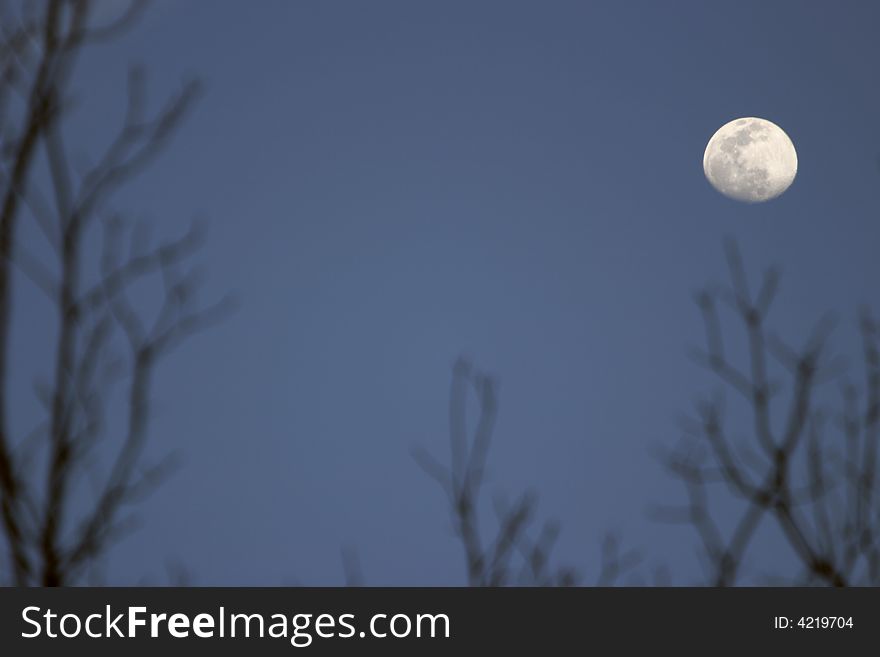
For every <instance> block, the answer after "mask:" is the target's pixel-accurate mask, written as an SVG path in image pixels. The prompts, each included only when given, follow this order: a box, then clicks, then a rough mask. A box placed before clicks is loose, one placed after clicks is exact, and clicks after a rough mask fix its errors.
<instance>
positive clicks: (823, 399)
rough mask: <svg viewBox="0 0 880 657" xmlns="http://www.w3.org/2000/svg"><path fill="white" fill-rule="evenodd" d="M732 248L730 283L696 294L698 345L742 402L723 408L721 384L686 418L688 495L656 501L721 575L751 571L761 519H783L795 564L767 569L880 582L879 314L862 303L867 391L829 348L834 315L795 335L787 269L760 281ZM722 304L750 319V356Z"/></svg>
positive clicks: (668, 459)
mask: <svg viewBox="0 0 880 657" xmlns="http://www.w3.org/2000/svg"><path fill="white" fill-rule="evenodd" d="M726 254H727V262H728V265H729V269H730V281H731V283H730V285H729V286H724V287H722V288H719V289H711V290H706V291H702V292H700V293H699V294H698V295H697V304H698V306H699V308H700V311H701V313H702V317H703V323H704V325H705V329H706V347H705V348H704V349H700V350H697V351H696V352H695V354H694V355H695V358H696V359H697V361H698V362H699V363H700V364H701V365H702V366H704V367H705V368H707V369H708V370H709V371H710V372H712V373H713V374H714V375H715V376H716V377H717V379H718V380H719V381H720V383H721V384H722V386H723V389H727V390H730V391H732V392H733V393H735V395H736V396H737V397H738V398H739V399H740V400H741V402H742V404H741V405H740V406H739V409H740V410H739V411H734V412H733V413H729V414H726V413H725V410H726V407H725V403H724V396H723V394H715V395H713V396H711V397H709V398H707V399H704V400H702V401H700V402H699V403H698V404H697V407H696V412H695V414H693V415H692V416H689V417H687V418H685V420H684V421H683V423H682V426H683V430H684V437H683V439H682V441H681V443H680V444H679V445H678V446H677V447H676V448H675V449H673V450H671V451H669V452H668V453H666V454H665V455H664V460H665V463H666V465H667V466H668V468H669V471H670V472H671V473H672V474H673V475H674V476H675V477H676V478H678V479H679V480H680V481H681V482H682V483H683V484H684V487H685V490H686V492H687V503H686V504H685V506H683V507H672V508H663V509H658V510H657V515H658V517H659V518H661V519H663V520H666V521H672V522H683V523H686V524H689V525H691V526H692V527H693V528H694V529H695V530H696V533H697V535H698V536H699V538H700V541H701V544H702V552H703V554H704V556H705V563H706V565H707V577H708V581H709V583H711V584H713V585H717V586H728V585H733V584H736V583H739V582H741V581H742V580H743V573H742V571H743V563H744V561H745V560H746V558H747V556H748V555H749V551H750V548H752V547H753V546H754V545H755V544H756V543H757V539H758V537H759V535H760V534H761V529H760V528H761V526H762V523H764V524H768V525H769V526H771V527H775V528H776V529H777V530H778V531H779V533H780V534H781V536H782V537H783V540H784V541H785V543H786V544H787V545H788V547H789V548H790V550H791V553H792V554H793V556H794V560H793V561H794V563H796V564H797V567H796V568H795V569H794V571H793V572H791V573H783V574H782V575H781V576H780V575H779V574H775V575H773V576H772V577H771V578H770V580H769V581H772V582H773V583H777V584H779V583H789V584H809V585H813V584H827V585H833V586H847V585H858V584H869V585H877V584H880V505H878V491H877V485H876V482H877V448H878V417H880V330H878V325H877V324H876V322H875V321H874V320H873V319H872V318H871V315H870V313H869V312H868V311H863V313H862V318H861V337H862V354H863V359H862V360H863V368H864V376H865V384H864V387H863V389H862V391H861V394H860V393H859V388H858V387H857V386H855V385H854V384H852V383H850V382H849V381H848V380H847V378H846V368H845V367H843V365H842V361H841V359H840V358H835V357H833V356H832V354H831V350H830V347H829V339H830V334H831V329H832V326H833V322H832V320H831V319H830V318H829V317H824V318H822V319H820V320H819V321H818V322H817V323H816V325H815V327H814V328H813V330H812V332H811V334H810V336H809V338H808V339H807V340H806V343H805V344H804V345H803V346H802V347H800V348H795V347H793V346H792V345H790V344H788V343H787V342H786V341H784V340H783V339H781V338H780V337H779V336H778V335H776V334H775V333H774V332H773V331H772V330H771V329H770V327H769V326H768V324H769V322H768V315H769V311H770V308H771V304H772V302H773V299H774V296H775V293H776V290H777V285H778V281H779V274H778V272H777V271H776V270H773V269H771V270H769V271H767V272H766V273H765V274H764V276H763V278H762V281H761V284H760V286H759V287H758V289H757V290H756V291H755V292H754V293H752V292H751V288H750V286H749V283H748V281H747V278H746V275H745V270H744V267H743V264H742V259H741V257H740V254H739V251H738V249H737V247H736V245H735V244H734V243H733V242H728V243H727V244H726ZM725 311H730V313H732V316H733V317H734V318H736V319H737V320H738V321H739V324H741V325H742V327H743V328H744V341H745V345H744V347H745V354H746V355H745V357H744V363H743V364H739V363H737V362H736V359H735V358H733V357H731V356H730V355H729V354H730V352H731V350H730V349H729V345H728V344H727V343H728V342H729V335H725V333H724V331H723V330H722V323H723V321H722V317H723V316H724V314H725ZM726 338H727V340H726ZM829 383H837V384H838V385H839V388H840V395H839V396H838V395H832V394H830V393H831V392H832V391H827V392H826V391H825V390H824V388H826V387H827V384H829ZM742 417H746V418H747V422H746V424H747V426H748V429H747V430H746V437H745V439H744V440H736V439H735V436H736V433H735V430H734V429H733V428H732V425H733V424H734V421H735V420H736V419H737V418H742ZM731 418H732V419H731ZM719 496H724V497H725V498H727V499H726V501H727V502H730V496H733V499H734V500H735V503H734V504H733V505H732V506H733V507H734V508H735V509H736V516H735V517H731V515H730V513H728V511H727V509H728V508H730V506H731V505H730V504H728V506H726V507H725V511H724V512H718V511H717V506H715V507H713V503H714V504H717V502H718V501H719ZM713 508H714V509H716V510H714V511H713ZM722 518H725V519H726V518H730V521H729V522H723V521H722Z"/></svg>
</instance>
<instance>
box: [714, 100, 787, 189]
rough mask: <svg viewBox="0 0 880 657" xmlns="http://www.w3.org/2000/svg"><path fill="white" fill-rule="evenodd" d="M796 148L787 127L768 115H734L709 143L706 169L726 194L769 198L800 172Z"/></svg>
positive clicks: (785, 186) (717, 186) (715, 184)
mask: <svg viewBox="0 0 880 657" xmlns="http://www.w3.org/2000/svg"><path fill="white" fill-rule="evenodd" d="M797 165H798V162H797V152H796V151H795V150H794V144H792V143H791V139H789V137H788V135H787V134H785V131H784V130H783V129H782V128H780V127H779V126H778V125H776V124H775V123H772V122H771V121H768V120H766V119H759V118H755V117H752V116H750V117H745V118H741V119H734V120H733V121H731V122H729V123H725V124H724V125H723V126H721V127H720V128H718V131H717V132H716V133H715V134H714V135H712V138H711V139H710V140H709V143H708V144H707V145H706V152H705V153H704V154H703V172H704V173H705V174H706V179H707V180H708V181H709V182H710V183H711V184H712V187H714V188H715V189H717V190H718V191H719V192H721V193H722V194H724V195H725V196H727V197H729V198H732V199H736V200H737V201H744V202H746V203H760V202H762V201H769V200H770V199H773V198H776V197H777V196H779V195H780V194H782V193H783V192H784V191H785V190H786V189H788V188H789V186H790V185H791V183H792V182H793V181H794V177H795V175H797Z"/></svg>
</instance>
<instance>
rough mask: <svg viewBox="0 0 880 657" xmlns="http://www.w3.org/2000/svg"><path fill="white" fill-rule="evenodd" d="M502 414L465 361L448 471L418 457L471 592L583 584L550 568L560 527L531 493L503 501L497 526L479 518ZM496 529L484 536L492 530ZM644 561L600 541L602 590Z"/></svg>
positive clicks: (456, 369)
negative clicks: (444, 510)
mask: <svg viewBox="0 0 880 657" xmlns="http://www.w3.org/2000/svg"><path fill="white" fill-rule="evenodd" d="M469 396H472V397H473V398H475V400H476V402H477V407H478V416H477V420H476V422H475V426H474V428H473V429H471V428H470V427H469V425H468V422H467V417H466V410H467V407H468V398H469ZM497 412H498V396H497V384H496V382H495V380H494V379H493V378H492V377H491V376H488V375H486V374H484V373H482V372H480V371H478V370H476V369H475V368H474V367H473V365H472V364H471V363H470V362H468V361H467V360H465V359H461V358H460V359H458V360H457V361H456V363H455V365H454V366H453V369H452V384H451V388H450V393H449V446H450V459H449V465H448V466H447V465H445V464H443V463H441V462H440V461H438V460H436V459H435V458H434V457H432V456H431V455H430V454H428V453H427V452H426V451H424V450H423V449H416V450H415V452H414V457H415V459H416V461H417V463H418V464H419V465H420V466H421V468H422V469H423V470H424V471H425V473H427V474H428V475H429V476H430V477H431V478H432V479H434V480H435V481H436V482H437V483H438V484H439V486H440V487H441V489H442V490H443V492H444V493H445V495H446V498H447V500H448V504H449V513H450V517H451V519H452V525H453V531H454V533H455V535H456V537H457V538H458V539H459V541H460V543H461V547H462V551H463V553H464V559H465V565H466V570H467V581H468V584H469V585H470V586H510V585H520V586H521V585H529V586H572V585H575V584H578V583H579V582H580V577H579V575H578V574H577V573H576V572H575V570H573V569H571V568H557V567H554V566H553V565H552V560H551V553H552V550H553V546H554V544H555V543H556V540H557V538H558V536H559V525H558V524H557V523H555V522H552V521H544V522H542V523H539V522H538V517H537V496H536V495H535V494H534V493H533V492H531V491H526V492H524V493H522V494H520V495H519V496H518V497H517V498H516V499H515V501H514V502H513V503H512V504H511V503H508V502H506V501H505V500H504V499H503V498H497V499H496V500H495V504H494V510H495V519H494V523H492V522H491V521H486V520H484V519H483V518H482V517H481V516H482V514H481V507H482V504H483V502H482V498H483V491H484V488H485V480H486V470H487V464H488V460H489V448H490V445H491V442H492V435H493V431H494V428H495V419H496V415H497ZM490 525H491V526H492V529H493V530H494V531H493V532H492V533H490V536H489V538H486V536H485V534H486V533H487V526H490ZM640 560H641V558H640V556H639V554H638V553H637V552H635V551H629V550H627V551H623V550H621V547H620V544H619V542H618V540H617V538H616V537H615V536H613V535H611V534H609V535H607V536H606V537H605V538H604V539H603V542H602V563H601V567H600V571H599V575H598V577H597V579H596V582H595V583H596V584H597V585H599V586H611V585H613V584H615V583H616V582H617V581H618V579H619V578H620V577H621V576H623V575H624V574H626V573H627V572H629V571H630V570H632V568H634V567H635V566H636V565H637V564H638V563H639V562H640Z"/></svg>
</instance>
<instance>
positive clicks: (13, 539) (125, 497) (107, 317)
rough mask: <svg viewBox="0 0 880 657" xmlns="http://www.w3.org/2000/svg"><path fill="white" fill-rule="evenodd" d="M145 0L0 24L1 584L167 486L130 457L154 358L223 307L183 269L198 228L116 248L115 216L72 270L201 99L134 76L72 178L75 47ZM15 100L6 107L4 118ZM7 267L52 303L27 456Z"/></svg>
mask: <svg viewBox="0 0 880 657" xmlns="http://www.w3.org/2000/svg"><path fill="white" fill-rule="evenodd" d="M146 4H147V3H145V2H143V1H142V0H134V1H133V2H131V3H130V4H129V5H127V6H126V7H125V8H124V9H123V10H122V11H121V13H120V15H119V16H118V17H117V18H116V19H114V20H113V21H111V22H109V23H106V24H103V25H97V24H96V22H95V20H94V18H93V11H92V10H93V3H92V2H89V1H88V0H79V1H77V2H71V1H69V0H48V1H47V2H46V3H45V11H44V13H43V14H42V15H38V16H34V17H30V16H28V17H24V15H23V16H22V18H21V20H19V21H18V24H16V21H14V20H12V18H10V19H9V20H6V19H4V20H3V25H4V27H3V28H2V32H0V135H3V136H4V138H3V146H2V148H3V150H2V152H0V163H2V169H0V502H2V507H0V510H2V517H3V534H4V536H5V539H6V541H7V545H8V550H9V555H10V558H11V559H10V561H11V572H12V576H13V581H14V582H15V583H16V584H20V585H23V584H32V583H41V584H44V585H60V584H68V583H73V582H75V581H77V579H78V578H79V577H80V576H81V575H82V574H83V573H86V572H87V571H88V570H89V569H90V568H91V567H93V566H94V564H95V562H96V560H97V559H99V558H100V557H101V556H102V555H103V553H104V552H105V551H106V550H107V549H108V547H109V546H110V544H111V542H112V540H113V539H114V538H116V537H117V536H118V535H120V533H121V532H123V531H125V530H126V529H127V528H128V527H130V526H131V517H130V516H127V515H126V514H125V509H126V508H128V507H129V506H130V505H131V504H132V503H134V502H137V501H139V500H140V499H142V497H143V495H144V494H146V493H148V492H149V491H151V490H152V489H154V488H155V487H156V486H157V485H159V484H160V483H161V482H162V481H164V480H165V478H166V477H167V476H168V474H169V473H170V472H171V470H172V468H173V466H174V464H175V460H174V459H173V458H171V457H169V458H166V459H164V460H161V461H160V462H159V463H157V464H155V465H152V466H149V467H145V466H144V465H143V464H142V463H141V461H142V455H143V451H144V446H145V443H146V440H147V436H148V428H149V416H150V390H151V386H152V381H153V378H154V375H155V370H156V366H157V365H158V363H159V362H160V361H161V360H162V359H163V358H164V357H165V356H166V355H167V354H169V353H170V352H171V351H172V350H173V349H174V348H175V347H176V346H177V345H179V344H180V343H181V342H182V341H184V340H185V339H187V338H188V337H189V336H191V335H193V334H195V333H198V332H200V331H202V330H204V329H205V328H207V327H209V326H211V325H212V324H213V323H215V322H216V321H218V320H220V319H222V318H223V317H224V316H225V315H226V314H227V313H228V311H229V310H230V307H231V303H230V301H229V300H228V299H223V300H221V301H220V302H217V303H213V304H207V305H204V304H201V303H200V302H199V301H198V299H197V296H198V295H197V290H198V287H199V285H198V279H197V277H196V276H195V275H194V274H193V273H192V272H188V271H185V269H186V266H187V264H188V263H189V262H190V260H191V259H192V258H193V257H194V255H195V254H196V252H197V250H198V247H199V245H200V244H201V239H200V238H201V231H200V230H198V228H197V227H193V228H192V229H191V230H190V231H189V232H188V233H186V234H185V235H184V236H182V237H181V238H178V239H176V240H170V241H167V242H164V243H161V244H159V245H158V246H156V247H155V248H153V249H149V248H140V247H139V248H138V249H137V250H136V251H135V250H131V251H130V252H129V254H128V255H125V249H124V248H123V236H124V234H125V232H126V228H125V226H124V223H123V221H122V220H121V219H120V218H119V217H118V216H116V217H114V218H112V219H111V220H108V221H107V222H106V223H105V225H104V231H103V234H104V247H103V255H102V257H101V267H100V274H99V278H98V280H95V281H89V280H86V279H85V274H84V271H85V270H86V267H85V266H84V265H85V263H86V261H87V260H88V259H90V258H92V257H93V256H94V254H95V253H96V252H100V249H98V248H96V247H94V246H93V245H91V244H90V240H89V239H88V235H90V233H89V232H88V231H87V229H88V228H89V226H90V225H91V224H92V223H93V222H94V221H95V220H96V219H97V218H98V217H100V216H102V214H103V213H104V209H105V207H106V205H107V204H108V202H109V201H110V200H111V198H112V197H113V196H114V194H116V192H118V191H119V189H121V188H122V187H123V186H124V185H126V184H127V183H128V182H129V181H131V180H132V179H133V178H134V177H136V176H137V175H138V174H139V173H140V172H142V171H143V170H144V168H145V167H146V166H147V165H149V164H150V163H152V162H153V161H154V160H155V158H156V157H157V156H158V155H160V154H161V153H162V151H163V150H164V149H165V147H166V146H167V145H168V143H169V140H170V138H171V137H172V136H173V135H174V134H175V131H176V129H177V128H178V127H179V125H180V124H181V121H182V120H183V118H184V117H185V116H186V113H187V111H188V110H189V109H190V108H191V106H192V105H193V102H194V100H195V99H196V97H197V95H198V90H199V87H198V85H197V84H196V83H195V82H191V83H188V84H186V85H184V87H183V88H182V90H181V91H180V92H179V93H178V94H176V95H174V96H173V97H171V98H170V100H168V101H167V102H166V104H165V105H164V107H162V108H161V109H160V110H159V111H158V112H157V113H156V114H154V115H153V116H148V115H147V112H146V103H145V98H146V87H145V83H144V75H143V73H142V72H141V71H140V70H139V69H132V70H131V72H130V74H129V78H128V92H127V99H128V102H127V106H126V110H125V113H124V117H123V121H122V125H121V126H120V128H119V129H118V131H117V132H116V134H115V137H113V138H112V139H111V140H110V144H109V146H108V147H107V148H106V150H105V151H104V152H103V153H102V154H101V155H100V156H99V157H98V158H97V161H96V162H97V163H96V164H95V165H94V166H93V167H92V168H91V169H89V170H88V171H86V172H84V173H83V174H81V175H74V172H73V170H72V168H71V165H70V158H69V156H68V146H67V143H66V129H65V122H64V118H65V112H66V110H67V108H68V107H70V105H71V104H70V103H69V102H68V100H67V96H68V93H69V90H68V87H69V84H68V83H69V80H70V78H71V73H72V71H73V68H74V66H75V63H76V59H77V55H78V53H79V51H81V49H82V48H83V47H85V46H87V45H90V44H92V43H96V42H99V41H103V40H106V39H109V38H112V37H116V36H118V35H120V34H123V33H124V32H125V31H126V30H127V29H129V28H130V27H131V26H132V25H133V24H134V23H135V22H136V20H137V19H138V17H139V16H140V15H141V13H142V12H143V10H144V8H145V6H146ZM23 7H24V8H27V5H23ZM15 103H18V110H17V111H11V110H10V108H11V107H12V106H13V105H14V104H15ZM41 156H42V157H43V158H44V161H45V165H46V171H47V172H48V177H47V184H46V189H48V190H49V193H48V194H46V195H44V194H43V193H42V191H41V190H40V188H39V185H38V181H36V180H35V178H36V176H35V174H34V169H35V164H34V163H35V162H36V161H38V160H39V158H40V157H41ZM25 211H28V212H29V213H30V214H31V216H33V218H34V220H35V222H36V224H37V226H38V227H39V228H40V230H41V231H42V232H43V234H44V235H45V237H46V238H47V240H48V242H49V244H50V245H51V246H52V248H53V250H54V254H55V255H56V256H57V263H55V266H54V267H50V266H48V265H44V264H43V263H42V262H41V261H40V260H38V259H37V258H36V257H34V256H32V255H31V254H30V253H29V252H28V251H27V250H25V249H24V247H23V245H21V244H19V243H17V241H16V238H15V235H16V227H17V225H18V224H19V223H20V222H21V221H22V216H23V215H24V212H25ZM132 235H133V237H132V241H133V242H136V241H138V236H137V235H136V234H135V233H132ZM13 267H14V268H15V269H14V270H13ZM13 271H18V272H20V273H23V274H25V275H26V276H27V277H28V278H29V279H30V280H31V281H32V282H33V283H34V284H35V285H36V286H37V287H38V289H39V291H40V292H41V293H43V294H44V295H45V296H46V297H48V298H49V300H50V302H51V303H52V304H53V306H54V309H55V312H56V315H57V318H58V330H57V334H56V337H55V343H54V344H53V345H50V346H47V351H51V353H52V354H53V356H54V368H53V373H52V376H51V379H50V381H49V382H48V383H47V384H45V385H43V386H41V387H40V398H41V399H42V400H44V402H45V407H46V412H47V418H46V421H45V422H41V423H40V424H39V431H38V432H35V433H33V434H32V436H30V437H29V438H28V440H27V441H26V443H27V445H28V448H27V450H23V449H20V448H14V447H13V445H15V442H14V441H13V439H12V438H11V437H10V436H9V434H8V426H9V421H8V417H7V411H8V409H7V398H8V395H7V390H8V389H9V386H10V383H11V382H10V380H9V371H8V364H7V355H8V353H9V350H10V348H11V347H10V344H9V329H10V326H11V325H12V323H13V316H14V310H15V309H14V308H13V306H12V303H11V275H12V272H13ZM135 284H138V285H147V286H151V287H152V288H153V290H154V291H158V292H159V294H160V295H161V302H160V303H159V307H158V309H157V311H156V312H155V313H149V312H145V309H138V306H139V305H141V297H140V294H143V292H142V291H140V292H138V293H135ZM140 290H143V288H140ZM120 352H121V353H122V354H123V355H120ZM118 385H127V394H126V397H127V401H126V406H125V429H124V432H123V435H122V436H119V437H118V440H116V441H113V440H112V438H113V436H111V435H107V434H108V433H109V432H108V428H107V423H106V422H105V418H106V417H107V415H108V411H109V408H110V406H111V404H112V402H111V399H112V397H113V391H114V390H115V389H116V387H117V386H118ZM35 442H41V443H42V445H43V447H42V450H40V449H37V448H36V447H34V443H35ZM99 443H100V444H102V445H104V447H103V448H102V450H101V452H102V458H100V459H98V460H97V461H98V462H102V461H106V462H107V463H106V465H107V471H106V473H105V474H104V475H103V477H101V475H100V473H99V472H98V471H97V470H96V469H95V467H94V463H95V459H93V458H92V453H93V449H94V447H95V445H97V444H99ZM23 444H24V443H23ZM114 449H115V450H116V451H115V452H114V451H113V450H114ZM35 454H44V455H45V458H46V463H45V465H46V470H45V476H44V477H40V476H35V475H33V474H29V472H30V471H29V469H28V468H26V467H25V465H26V464H27V463H30V462H31V461H32V460H33V456H34V455H35ZM107 455H111V456H110V457H109V459H108V457H107ZM25 457H27V458H25ZM87 472H88V473H89V474H90V476H91V478H92V481H93V483H94V484H95V485H96V496H95V499H94V500H93V502H92V503H91V504H90V505H86V508H85V511H84V512H83V511H81V510H77V511H74V509H73V508H72V505H71V504H70V502H71V499H72V496H73V491H74V487H75V485H76V482H77V480H78V479H79V478H81V477H83V476H85V475H86V473H87ZM96 477H97V479H96ZM77 506H78V507H80V506H82V505H80V504H78V505H77Z"/></svg>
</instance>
